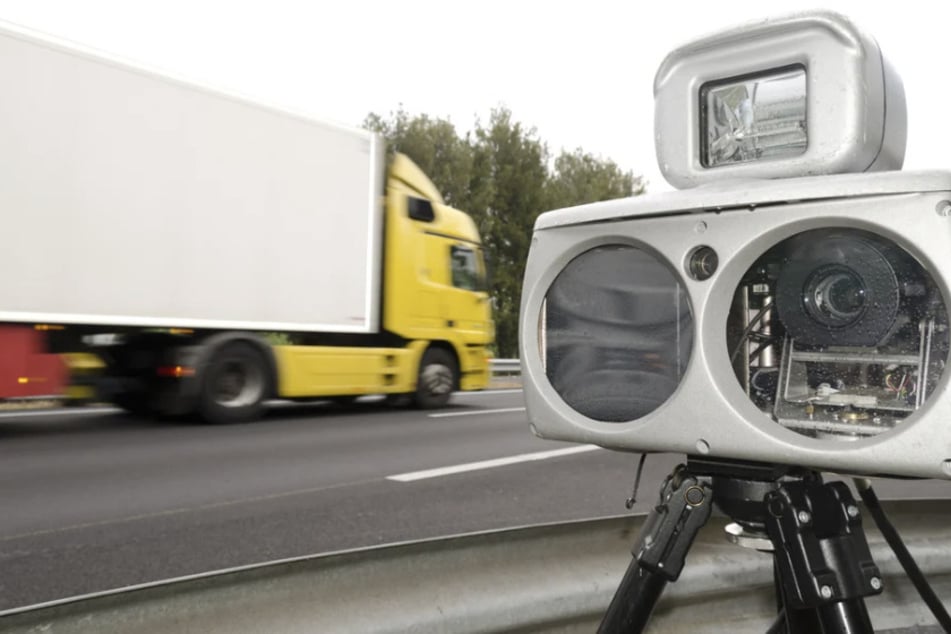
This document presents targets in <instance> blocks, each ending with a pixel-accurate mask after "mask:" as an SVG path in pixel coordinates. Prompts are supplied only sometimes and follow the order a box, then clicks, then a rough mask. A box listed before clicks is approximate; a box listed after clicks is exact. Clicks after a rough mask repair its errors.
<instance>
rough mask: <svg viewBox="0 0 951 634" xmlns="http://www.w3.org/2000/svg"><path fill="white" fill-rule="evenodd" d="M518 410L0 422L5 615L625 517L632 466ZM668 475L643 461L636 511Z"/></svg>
mask: <svg viewBox="0 0 951 634" xmlns="http://www.w3.org/2000/svg"><path fill="white" fill-rule="evenodd" d="M522 407H523V404H522V395H521V392H519V391H501V392H487V393H481V394H467V395H458V396H457V397H456V399H455V401H454V404H453V406H452V407H449V408H447V409H444V410H439V411H434V412H419V411H414V410H390V409H386V408H384V407H382V406H381V405H378V404H357V405H356V406H354V407H351V408H347V409H343V408H335V407H331V406H328V405H313V406H292V407H290V406H289V407H280V408H277V409H274V410H272V411H271V412H270V413H269V415H268V416H267V418H266V419H265V420H263V421H261V422H258V423H251V424H244V425H231V426H217V427H208V426H201V425H197V424H188V423H154V422H146V421H141V420H135V419H132V418H130V417H128V416H125V415H123V414H120V413H116V412H112V411H102V410H90V411H68V412H66V411H57V412H23V413H17V414H11V413H0V500H2V503H3V509H2V511H0V610H2V609H7V608H12V607H17V606H23V605H28V604H34V603H39V602H43V601H49V600H54V599H58V598H63V597H67V596H75V595H80V594H85V593H90V592H96V591H101V590H106V589H110V588H116V587H122V586H127V585H133V584H138V583H144V582H148V581H154V580H159V579H167V578H173V577H178V576H184V575H188V574H193V573H198V572H204V571H208V570H217V569H222V568H228V567H232V566H239V565H244V564H250V563H256V562H261V561H268V560H273V559H279V558H285V557H293V556H298V555H306V554H311V553H315V552H329V551H335V550H341V549H347V548H354V547H361V546H369V545H376V544H383V543H392V542H397V541H403V540H411V539H419V538H426V537H436V536H442V535H449V534H457V533H463V532H470V531H479V530H486V529H493V528H503V527H510V526H519V525H525V524H532V523H538V522H554V521H563V520H570V519H580V518H586V517H593V516H599V515H613V514H620V513H625V512H627V511H626V509H625V508H624V500H625V499H626V497H627V496H628V495H629V494H630V489H631V485H632V480H633V473H634V465H635V461H636V456H632V455H627V454H621V453H615V452H610V451H606V450H602V449H592V448H587V449H586V448H580V449H579V448H578V447H576V446H574V445H568V444H564V443H555V442H550V441H542V440H539V439H537V438H534V437H533V436H532V435H531V434H530V433H529V432H528V426H527V423H526V419H525V412H524V410H523V409H522ZM541 452H545V453H541ZM539 454H540V455H539ZM500 459H507V460H500ZM680 459H681V457H680V456H652V457H651V458H650V459H649V460H648V461H647V467H646V469H645V473H644V477H643V481H642V488H641V493H640V496H639V497H640V500H641V502H640V503H639V504H638V506H637V507H635V510H645V509H646V508H647V504H649V503H650V502H653V501H654V500H655V499H656V491H657V487H658V485H659V484H660V482H661V481H662V480H663V478H664V476H665V475H666V474H667V473H668V472H669V471H670V469H671V468H672V466H673V465H675V464H676V463H677V462H678V461H679V460H680ZM484 461H490V462H489V463H487V464H486V463H484ZM473 463H480V464H475V465H473ZM447 468H448V469H447ZM432 470H435V471H432ZM948 493H951V484H948V483H944V482H924V483H921V482H904V483H890V482H889V483H883V484H882V485H880V486H879V495H880V496H882V497H889V496H898V495H901V496H918V497H936V496H940V497H946V496H947V495H948Z"/></svg>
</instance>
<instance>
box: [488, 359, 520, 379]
mask: <svg viewBox="0 0 951 634" xmlns="http://www.w3.org/2000/svg"><path fill="white" fill-rule="evenodd" d="M490 366H491V368H492V376H493V377H496V376H519V375H521V374H522V366H521V362H520V361H519V360H518V359H492V360H491V361H490Z"/></svg>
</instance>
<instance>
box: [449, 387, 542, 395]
mask: <svg viewBox="0 0 951 634" xmlns="http://www.w3.org/2000/svg"><path fill="white" fill-rule="evenodd" d="M524 391H525V390H523V389H522V388H511V389H504V390H502V389H499V390H479V391H478V392H453V395H455V396H492V395H493V394H518V393H519V392H524Z"/></svg>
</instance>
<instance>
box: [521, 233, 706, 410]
mask: <svg viewBox="0 0 951 634" xmlns="http://www.w3.org/2000/svg"><path fill="white" fill-rule="evenodd" d="M539 321H540V331H541V332H542V336H541V338H540V342H541V345H542V351H543V355H544V359H543V361H544V364H545V372H546V374H547V376H548V380H549V381H550V382H551V385H552V387H554V389H555V391H556V392H557V393H558V395H559V396H560V397H561V398H562V399H563V400H564V401H565V403H567V404H568V405H569V406H570V407H571V408H573V409H574V410H575V411H577V412H579V413H581V414H583V415H585V416H587V417H588V418H591V419H593V420H597V421H603V422H625V421H632V420H636V419H638V418H641V417H643V416H646V415H647V414H649V413H651V412H653V411H654V410H655V409H657V408H658V407H660V406H661V405H662V404H663V403H664V402H665V401H666V400H667V399H668V398H670V396H671V395H672V394H673V393H674V391H675V390H676V389H677V386H678V385H680V381H681V379H682V377H683V374H684V372H685V371H686V368H687V362H688V361H689V359H690V351H691V348H692V343H693V330H694V324H693V316H692V314H691V311H690V304H689V301H688V298H687V293H686V290H685V289H684V287H683V284H682V283H681V281H680V278H679V277H678V276H677V275H676V273H675V272H674V270H673V269H672V268H671V267H670V266H669V265H667V264H666V263H665V262H663V261H661V260H660V259H659V258H658V257H656V256H655V255H653V254H652V253H650V252H648V251H645V250H642V249H638V248H635V247H633V246H628V245H609V246H603V247H597V248H594V249H591V250H590V251H586V252H585V253H582V254H581V255H579V256H578V257H576V258H574V259H573V260H572V261H571V262H569V263H568V265H567V266H566V267H565V268H564V270H562V271H561V273H560V274H559V275H558V277H557V278H556V279H555V281H554V282H553V283H552V285H551V287H550V288H549V290H548V294H547V295H546V299H545V304H544V308H543V313H542V315H541V318H540V320H539Z"/></svg>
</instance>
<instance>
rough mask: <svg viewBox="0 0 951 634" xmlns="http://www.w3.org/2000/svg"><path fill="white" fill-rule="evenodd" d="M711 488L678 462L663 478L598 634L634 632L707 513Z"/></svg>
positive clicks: (676, 573)
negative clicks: (656, 500) (659, 492)
mask: <svg viewBox="0 0 951 634" xmlns="http://www.w3.org/2000/svg"><path fill="white" fill-rule="evenodd" d="M711 494H712V489H711V487H710V484H709V483H708V482H706V481H701V480H698V479H697V478H696V477H694V476H692V475H691V474H690V473H689V472H688V471H687V469H686V467H684V466H683V465H680V466H679V467H677V468H676V469H675V470H674V472H673V473H672V474H671V475H670V476H668V477H667V480H666V481H665V482H664V487H663V489H662V490H661V495H660V503H659V504H658V505H657V506H655V507H654V508H653V509H652V510H651V512H650V514H649V515H648V516H647V520H645V522H644V526H643V527H642V528H641V533H640V535H639V536H638V541H637V544H636V545H635V547H634V549H633V554H634V560H633V561H631V564H630V565H629V566H628V568H627V572H626V573H625V574H624V578H623V579H622V580H621V584H620V585H619V586H618V589H617V591H616V592H615V593H614V598H613V599H612V600H611V604H610V605H609V606H608V610H607V612H606V613H605V615H604V619H603V620H602V621H601V626H600V627H599V628H598V632H599V634H621V633H623V634H639V633H640V632H642V631H643V630H644V628H645V627H646V625H647V622H648V620H649V619H650V615H651V612H653V610H654V606H655V605H656V603H657V600H658V599H660V595H661V594H662V593H663V591H664V587H665V586H666V585H667V582H668V581H676V580H677V578H678V577H679V576H680V572H681V571H682V570H683V567H684V559H685V558H686V556H687V551H688V550H690V546H691V544H693V540H694V538H695V537H696V536H697V532H698V531H699V530H700V529H701V528H702V527H703V525H704V524H706V522H707V519H708V518H709V517H710V511H711V509H712V508H713V505H712V503H711V502H712V495H711Z"/></svg>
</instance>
